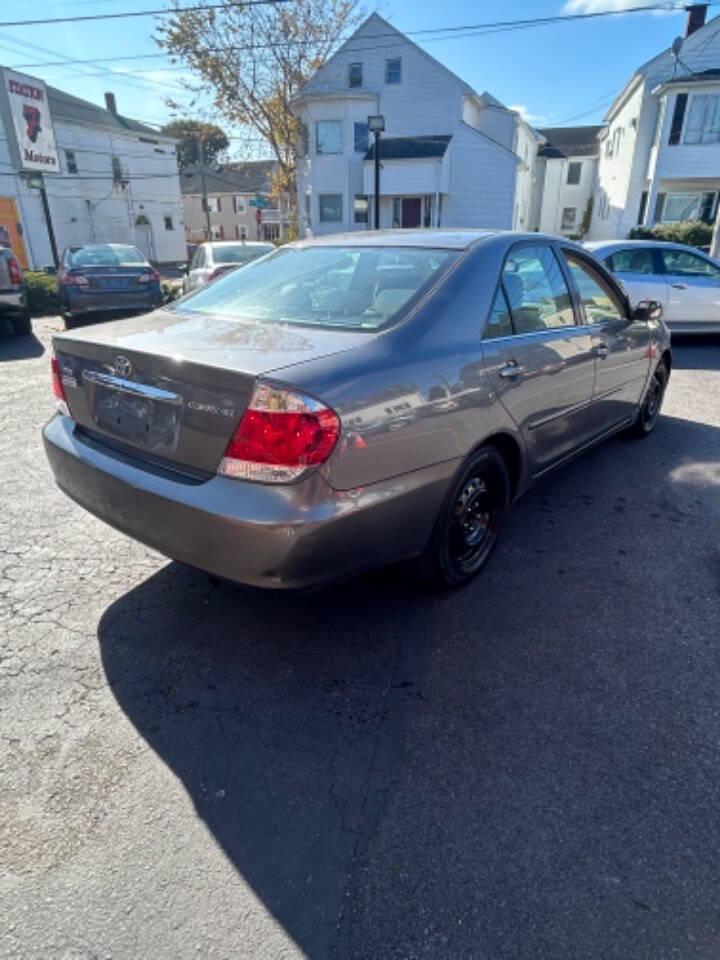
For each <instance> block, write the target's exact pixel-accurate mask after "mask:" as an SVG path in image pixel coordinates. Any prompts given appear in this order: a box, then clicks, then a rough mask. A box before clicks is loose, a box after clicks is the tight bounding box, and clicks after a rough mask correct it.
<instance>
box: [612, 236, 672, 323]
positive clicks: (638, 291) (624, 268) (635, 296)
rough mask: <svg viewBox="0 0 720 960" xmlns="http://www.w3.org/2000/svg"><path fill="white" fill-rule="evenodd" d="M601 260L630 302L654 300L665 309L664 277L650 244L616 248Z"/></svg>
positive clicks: (665, 288)
mask: <svg viewBox="0 0 720 960" xmlns="http://www.w3.org/2000/svg"><path fill="white" fill-rule="evenodd" d="M605 262H606V263H607V265H608V266H609V267H610V269H611V270H612V272H613V273H614V274H615V275H616V276H617V278H618V280H620V282H621V283H622V285H623V286H624V287H625V290H626V291H627V295H628V297H630V302H631V303H632V304H633V305H635V304H638V303H639V302H640V301H641V300H657V301H658V303H660V304H662V308H663V310H666V308H667V291H668V284H667V277H666V276H665V274H664V272H663V268H662V262H661V260H660V254H659V253H658V252H657V251H656V249H655V248H654V247H640V246H635V247H627V248H626V249H624V250H616V251H615V253H613V254H611V255H610V256H609V257H607V258H606V260H605Z"/></svg>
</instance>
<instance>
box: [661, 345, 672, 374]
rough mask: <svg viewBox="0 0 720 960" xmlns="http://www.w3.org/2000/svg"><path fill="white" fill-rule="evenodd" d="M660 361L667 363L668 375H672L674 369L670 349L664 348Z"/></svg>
mask: <svg viewBox="0 0 720 960" xmlns="http://www.w3.org/2000/svg"><path fill="white" fill-rule="evenodd" d="M660 363H664V364H665V369H666V370H667V374H668V377H669V376H670V371H671V370H672V353H671V352H670V350H664V351H663V354H662V356H661V357H660Z"/></svg>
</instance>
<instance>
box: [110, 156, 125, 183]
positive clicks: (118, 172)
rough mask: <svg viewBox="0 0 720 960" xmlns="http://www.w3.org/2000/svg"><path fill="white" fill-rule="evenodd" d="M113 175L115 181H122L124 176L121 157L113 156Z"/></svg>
mask: <svg viewBox="0 0 720 960" xmlns="http://www.w3.org/2000/svg"><path fill="white" fill-rule="evenodd" d="M112 177H113V182H114V183H120V181H121V180H122V178H123V175H122V167H121V166H120V157H112Z"/></svg>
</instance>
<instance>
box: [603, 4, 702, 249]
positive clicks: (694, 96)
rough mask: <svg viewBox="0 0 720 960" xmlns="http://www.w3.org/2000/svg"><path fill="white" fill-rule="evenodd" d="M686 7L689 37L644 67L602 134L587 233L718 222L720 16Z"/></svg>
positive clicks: (619, 234) (699, 7)
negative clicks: (710, 16)
mask: <svg viewBox="0 0 720 960" xmlns="http://www.w3.org/2000/svg"><path fill="white" fill-rule="evenodd" d="M706 11H707V4H693V5H692V6H690V7H689V8H688V20H687V28H686V32H685V36H684V37H683V38H679V39H678V40H676V41H675V43H674V44H673V45H672V47H671V48H670V49H668V50H665V51H664V52H663V53H661V54H659V55H658V56H657V57H654V58H653V59H652V60H650V61H648V63H646V64H644V65H643V66H642V67H640V68H639V69H638V70H637V72H636V73H635V74H633V76H632V77H631V78H630V80H629V81H628V83H627V84H626V85H625V87H624V89H623V90H622V91H621V92H620V94H619V95H618V96H617V98H616V99H615V101H614V103H613V104H612V106H611V107H610V109H609V111H608V113H607V115H606V117H605V121H606V125H605V126H604V127H603V129H602V131H601V133H600V157H599V161H598V173H597V190H596V196H595V204H594V210H593V217H592V224H591V228H590V233H589V238H590V239H593V240H603V239H611V238H616V237H626V236H627V234H628V232H629V231H630V230H631V229H632V227H634V226H635V225H636V224H639V223H643V224H647V225H651V224H654V223H672V222H676V221H681V220H692V219H698V218H699V219H703V220H706V221H707V222H709V223H712V222H714V220H715V215H716V212H717V202H718V191H720V17H715V18H714V19H713V20H711V21H709V22H708V23H705V15H706Z"/></svg>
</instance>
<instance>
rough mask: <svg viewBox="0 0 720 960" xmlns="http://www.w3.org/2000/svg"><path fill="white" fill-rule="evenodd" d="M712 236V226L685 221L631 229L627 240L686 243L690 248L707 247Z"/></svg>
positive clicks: (698, 221) (694, 221) (697, 221)
mask: <svg viewBox="0 0 720 960" xmlns="http://www.w3.org/2000/svg"><path fill="white" fill-rule="evenodd" d="M712 235H713V228H712V224H709V223H705V222H704V221H702V220H686V221H685V222H684V223H656V224H655V226H654V227H643V226H639V227H633V228H632V230H631V231H630V233H629V234H628V239H630V240H667V241H669V242H671V243H686V244H687V245H688V246H690V247H709V246H710V244H711V243H712Z"/></svg>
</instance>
